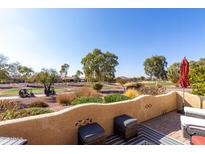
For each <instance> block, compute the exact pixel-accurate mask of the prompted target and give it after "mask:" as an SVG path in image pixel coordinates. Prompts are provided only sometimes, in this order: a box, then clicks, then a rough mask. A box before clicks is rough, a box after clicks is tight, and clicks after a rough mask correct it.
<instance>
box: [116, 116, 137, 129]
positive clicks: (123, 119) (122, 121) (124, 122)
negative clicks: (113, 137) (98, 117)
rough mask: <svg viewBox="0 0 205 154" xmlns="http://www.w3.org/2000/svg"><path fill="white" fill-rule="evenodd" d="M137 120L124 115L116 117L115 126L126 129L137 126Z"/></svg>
mask: <svg viewBox="0 0 205 154" xmlns="http://www.w3.org/2000/svg"><path fill="white" fill-rule="evenodd" d="M136 123H137V119H135V118H132V117H130V116H128V115H126V114H123V115H121V116H118V117H115V119H114V125H115V126H117V127H120V128H121V129H125V128H128V127H130V128H131V127H133V126H136Z"/></svg>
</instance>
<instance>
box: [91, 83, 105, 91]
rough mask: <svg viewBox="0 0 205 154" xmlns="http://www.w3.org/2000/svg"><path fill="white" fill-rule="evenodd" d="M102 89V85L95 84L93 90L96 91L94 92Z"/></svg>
mask: <svg viewBox="0 0 205 154" xmlns="http://www.w3.org/2000/svg"><path fill="white" fill-rule="evenodd" d="M102 88H103V85H102V84H100V83H95V84H94V85H93V89H94V90H97V91H100V90H101V89H102Z"/></svg>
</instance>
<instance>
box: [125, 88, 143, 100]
mask: <svg viewBox="0 0 205 154" xmlns="http://www.w3.org/2000/svg"><path fill="white" fill-rule="evenodd" d="M124 95H125V96H127V97H129V98H135V97H137V96H139V92H138V91H137V90H135V89H128V90H126V91H125V93H124Z"/></svg>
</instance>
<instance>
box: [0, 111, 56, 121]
mask: <svg viewBox="0 0 205 154" xmlns="http://www.w3.org/2000/svg"><path fill="white" fill-rule="evenodd" d="M51 112H53V110H50V109H44V108H27V109H22V110H19V111H15V110H7V111H6V112H4V113H2V114H1V115H0V120H9V119H17V118H22V117H28V116H34V115H40V114H45V113H51Z"/></svg>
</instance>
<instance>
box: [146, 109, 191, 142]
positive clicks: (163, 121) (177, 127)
mask: <svg viewBox="0 0 205 154" xmlns="http://www.w3.org/2000/svg"><path fill="white" fill-rule="evenodd" d="M143 124H145V125H147V126H149V127H151V128H152V129H155V130H157V131H159V132H162V133H164V134H165V135H167V136H168V137H171V138H173V139H175V140H178V141H179V142H182V143H184V144H190V142H189V139H185V138H184V137H183V136H182V131H181V123H180V114H179V113H177V112H176V111H173V112H169V113H167V114H164V115H162V116H159V117H156V118H153V119H151V120H148V121H145V122H143Z"/></svg>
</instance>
